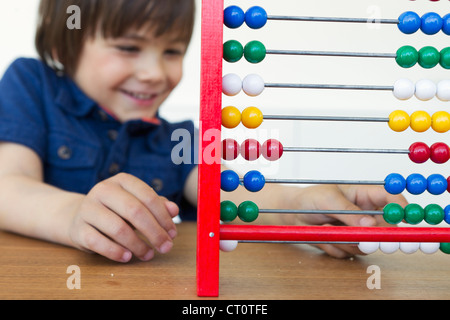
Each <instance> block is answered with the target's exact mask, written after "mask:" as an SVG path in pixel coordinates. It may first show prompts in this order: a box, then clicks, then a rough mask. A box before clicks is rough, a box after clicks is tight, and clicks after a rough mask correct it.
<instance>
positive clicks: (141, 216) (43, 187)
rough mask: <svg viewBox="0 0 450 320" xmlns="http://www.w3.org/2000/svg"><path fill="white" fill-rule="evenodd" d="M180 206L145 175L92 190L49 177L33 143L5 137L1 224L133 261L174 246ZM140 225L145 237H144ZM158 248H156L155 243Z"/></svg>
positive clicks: (0, 159) (0, 156) (0, 157)
mask: <svg viewBox="0 0 450 320" xmlns="http://www.w3.org/2000/svg"><path fill="white" fill-rule="evenodd" d="M177 214H178V207H177V206H176V205H175V204H174V203H172V202H170V201H167V199H165V198H163V197H160V196H158V195H157V194H156V193H155V192H154V191H153V189H151V188H150V187H149V186H148V185H147V184H145V183H144V182H142V181H141V180H139V179H137V178H135V177H133V176H130V175H126V174H118V175H116V176H114V177H112V178H110V179H107V180H105V181H102V182H100V183H98V184H97V185H96V186H94V188H92V190H91V191H90V192H89V193H88V194H87V195H82V194H77V193H72V192H66V191H63V190H61V189H58V188H55V187H52V186H50V185H48V184H45V183H44V182H43V168H42V163H41V160H40V158H39V157H38V156H37V155H36V154H35V153H34V151H32V150H31V149H29V148H27V147H24V146H21V145H18V144H12V143H0V229H2V230H6V231H10V232H15V233H18V234H21V235H25V236H29V237H33V238H38V239H43V240H47V241H51V242H57V243H60V244H64V245H68V246H73V247H76V248H79V249H82V250H85V251H92V252H96V253H99V254H101V255H104V256H106V257H107V258H109V259H112V260H115V261H120V262H127V261H129V260H130V259H131V257H132V255H133V254H134V255H135V256H137V257H138V258H140V259H141V260H145V261H147V260H150V259H151V258H152V257H153V256H154V251H153V250H154V249H156V250H158V251H159V252H161V253H166V252H168V251H169V250H170V249H171V248H172V239H173V238H174V237H175V236H176V227H175V224H174V223H173V221H172V218H173V217H175V216H176V215H177ZM137 231H139V232H140V234H142V235H143V236H144V238H145V240H144V239H142V238H141V237H140V236H139V234H138V233H137ZM153 248H154V249H153Z"/></svg>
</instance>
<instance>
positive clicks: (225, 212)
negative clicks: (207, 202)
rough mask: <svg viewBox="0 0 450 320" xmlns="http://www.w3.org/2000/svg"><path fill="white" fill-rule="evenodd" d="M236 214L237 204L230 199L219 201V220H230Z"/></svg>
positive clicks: (234, 217)
mask: <svg viewBox="0 0 450 320" xmlns="http://www.w3.org/2000/svg"><path fill="white" fill-rule="evenodd" d="M237 215H238V208H237V206H236V205H235V204H234V203H233V202H231V201H228V200H226V201H222V202H221V203H220V220H222V221H223V222H230V221H233V220H234V219H236V217H237Z"/></svg>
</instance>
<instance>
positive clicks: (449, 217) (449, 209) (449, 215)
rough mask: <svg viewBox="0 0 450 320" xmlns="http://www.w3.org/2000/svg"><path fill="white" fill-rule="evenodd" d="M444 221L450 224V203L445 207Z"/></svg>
mask: <svg viewBox="0 0 450 320" xmlns="http://www.w3.org/2000/svg"><path fill="white" fill-rule="evenodd" d="M444 221H445V222H447V223H448V224H450V205H448V206H446V207H445V209H444Z"/></svg>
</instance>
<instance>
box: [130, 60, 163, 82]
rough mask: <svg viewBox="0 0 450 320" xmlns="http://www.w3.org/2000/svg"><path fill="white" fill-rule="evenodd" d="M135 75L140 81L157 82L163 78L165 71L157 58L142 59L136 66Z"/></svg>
mask: <svg viewBox="0 0 450 320" xmlns="http://www.w3.org/2000/svg"><path fill="white" fill-rule="evenodd" d="M135 74H136V77H137V78H138V80H140V81H142V82H154V83H158V82H161V81H163V80H164V77H165V72H164V67H163V64H162V63H161V61H159V59H157V58H150V59H142V61H140V63H139V64H138V66H137V68H136V72H135Z"/></svg>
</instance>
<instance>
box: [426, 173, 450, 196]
mask: <svg viewBox="0 0 450 320" xmlns="http://www.w3.org/2000/svg"><path fill="white" fill-rule="evenodd" d="M427 182H428V187H427V189H428V192H429V193H431V194H434V195H438V194H443V193H444V192H445V191H446V190H447V179H445V178H444V177H443V176H442V175H440V174H432V175H431V176H429V177H428V179H427Z"/></svg>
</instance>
